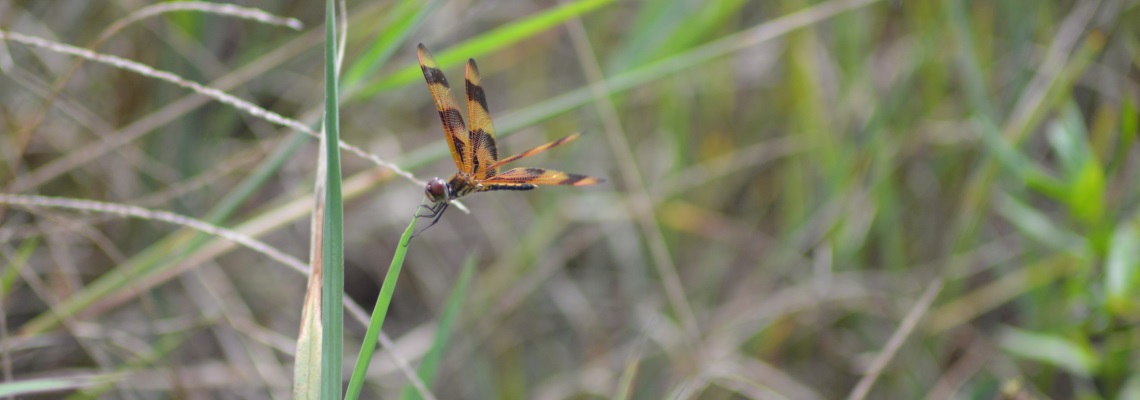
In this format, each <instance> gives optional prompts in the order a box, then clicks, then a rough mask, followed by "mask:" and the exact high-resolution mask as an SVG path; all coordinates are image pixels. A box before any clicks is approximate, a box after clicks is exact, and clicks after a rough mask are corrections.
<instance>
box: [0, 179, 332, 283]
mask: <svg viewBox="0 0 1140 400" xmlns="http://www.w3.org/2000/svg"><path fill="white" fill-rule="evenodd" d="M0 204H9V205H15V206H23V207H29V208H34V207H51V208H68V209H73V210H84V211H92V212H100V213H108V214H118V215H123V216H128V217H135V218H141V219H146V220H153V221H163V222H169V223H171V224H175V225H180V226H185V227H187V228H191V229H194V230H198V231H201V232H203V233H207V234H210V235H214V236H218V237H221V238H225V239H227V240H230V241H232V242H234V243H237V244H240V245H242V246H245V247H246V248H248V249H250V250H253V251H256V252H258V253H261V254H264V255H265V256H266V257H269V258H272V259H273V260H276V261H278V262H280V263H282V264H285V265H286V266H288V267H290V268H292V269H294V270H296V271H297V272H300V273H302V274H308V273H309V267H308V266H306V265H305V263H304V262H302V261H301V260H298V259H297V258H296V257H293V256H291V255H288V254H285V253H283V252H281V251H280V250H277V249H276V248H274V247H272V246H270V245H268V244H266V243H265V242H262V241H260V240H257V239H254V238H252V237H249V236H247V235H244V234H241V233H239V232H236V231H233V230H230V229H226V228H223V227H220V226H217V225H213V224H210V223H208V222H205V221H202V220H198V219H194V218H190V217H187V216H185V215H180V214H175V213H172V212H169V211H160V210H151V209H148V208H142V207H136V206H131V205H125V204H116V203H106V202H101V201H93V200H82V199H69V198H62V197H48V196H37V195H22V194H5V193H0Z"/></svg>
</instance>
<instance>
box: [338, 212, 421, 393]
mask: <svg viewBox="0 0 1140 400" xmlns="http://www.w3.org/2000/svg"><path fill="white" fill-rule="evenodd" d="M416 219H417V218H414V217H413V218H412V223H410V224H408V227H407V228H406V229H404V235H403V236H400V244H399V245H398V246H396V254H393V255H392V264H390V265H389V266H388V274H387V275H385V276H384V283H383V285H381V286H380V295H379V296H378V297H377V298H376V308H374V309H372V319H371V320H370V321H369V322H368V331H367V332H365V334H364V342H363V343H362V344H361V345H360V355H359V356H358V357H356V366H355V367H353V368H352V377H351V378H349V381H348V391H346V392H345V394H344V398H345V399H356V398H359V397H360V390H361V389H362V388H363V387H364V373H365V372H368V363H369V362H371V361H372V354H373V352H374V351H375V350H376V340H377V338H378V337H379V336H380V329H381V328H383V327H384V317H385V316H386V315H388V306H389V305H390V304H392V292H395V291H396V280H397V279H399V278H400V270H401V269H403V267H404V255H405V254H407V252H408V241H409V240H412V232H414V231H415V229H416ZM337 398H339V397H337Z"/></svg>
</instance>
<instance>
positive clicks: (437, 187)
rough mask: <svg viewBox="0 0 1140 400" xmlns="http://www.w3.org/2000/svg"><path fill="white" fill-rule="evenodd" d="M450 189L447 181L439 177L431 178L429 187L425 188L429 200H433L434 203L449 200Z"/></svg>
mask: <svg viewBox="0 0 1140 400" xmlns="http://www.w3.org/2000/svg"><path fill="white" fill-rule="evenodd" d="M450 191H451V190H450V188H448V187H447V183H446V182H444V181H443V179H439V178H431V180H430V181H428V184H427V188H424V194H425V195H427V198H428V200H431V202H432V203H438V202H441V201H445V200H447V199H448V198H449V197H451V196H450V195H451V194H450V193H448V192H450Z"/></svg>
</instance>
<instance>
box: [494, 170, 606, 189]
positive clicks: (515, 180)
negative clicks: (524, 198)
mask: <svg viewBox="0 0 1140 400" xmlns="http://www.w3.org/2000/svg"><path fill="white" fill-rule="evenodd" d="M601 182H603V180H602V179H601V178H595V177H592V176H586V175H579V174H571V173H566V172H562V171H554V170H549V169H543V168H513V169H510V170H507V171H505V172H503V173H501V174H498V175H496V176H495V177H494V178H490V179H487V180H484V181H482V182H480V183H482V184H483V188H484V189H482V190H483V191H488V190H529V189H534V188H535V187H536V186H546V185H565V186H587V185H593V184H596V183H601Z"/></svg>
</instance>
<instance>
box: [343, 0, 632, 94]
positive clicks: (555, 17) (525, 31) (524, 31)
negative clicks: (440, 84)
mask: <svg viewBox="0 0 1140 400" xmlns="http://www.w3.org/2000/svg"><path fill="white" fill-rule="evenodd" d="M612 2H613V0H578V1H575V2H573V3H569V4H566V5H563V6H560V7H556V8H552V9H550V10H547V11H545V12H542V13H539V14H537V15H534V16H532V17H530V18H526V19H523V20H521V21H519V22H515V23H511V24H507V25H505V26H502V27H500V28H498V29H494V30H491V31H490V32H487V33H484V34H482V35H479V36H476V37H473V38H471V39H468V40H466V41H464V42H462V43H459V44H457V45H455V46H453V47H451V48H450V49H447V50H445V51H443V52H440V53H439V54H438V55H437V56H436V60H437V61H439V65H440V67H442V68H447V67H449V66H452V65H457V64H459V63H461V62H464V61H466V60H467V59H468V58H479V57H480V56H483V55H487V54H490V53H491V52H493V51H495V50H499V49H502V48H504V47H507V46H509V45H511V44H514V43H517V42H519V41H521V40H523V39H526V38H529V37H531V36H534V35H536V34H539V33H541V32H544V31H547V30H549V29H552V28H554V27H556V26H558V25H559V24H561V23H563V22H565V21H566V20H568V19H570V18H573V17H576V16H579V15H582V14H586V13H588V12H590V11H594V10H597V9H598V8H600V7H602V6H604V5H607V4H609V3H612ZM420 74H421V72H420V66H419V64H413V65H409V66H407V67H406V68H402V69H400V70H399V71H396V72H395V73H393V74H391V75H388V76H386V77H384V78H382V79H380V80H379V81H377V82H374V83H371V84H368V85H366V86H365V87H364V88H362V89H361V90H360V91H359V93H357V95H356V96H353V98H354V99H355V98H367V97H372V96H374V95H376V94H377V93H380V92H383V91H385V90H388V89H392V88H395V87H400V86H403V85H407V84H409V83H412V82H414V81H416V80H417V79H421V78H420Z"/></svg>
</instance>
